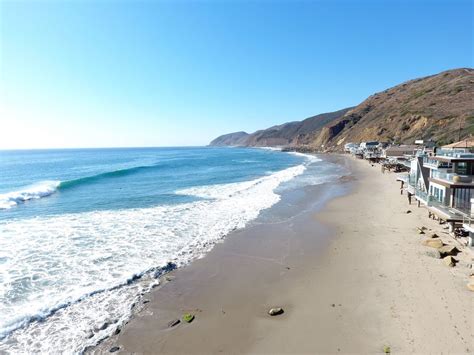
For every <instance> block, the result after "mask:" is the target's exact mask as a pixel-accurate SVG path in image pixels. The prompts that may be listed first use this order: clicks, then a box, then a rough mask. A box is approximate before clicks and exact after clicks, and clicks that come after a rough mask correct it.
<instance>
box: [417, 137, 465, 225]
mask: <svg viewBox="0 0 474 355" xmlns="http://www.w3.org/2000/svg"><path fill="white" fill-rule="evenodd" d="M473 143H474V141H472V142H470V143H469V142H468V141H467V140H466V141H462V142H457V143H454V144H450V145H448V146H443V147H442V148H441V149H438V150H437V152H436V155H433V156H430V155H425V156H424V157H423V163H422V164H423V167H425V168H428V169H429V177H428V186H427V187H428V191H427V194H425V195H424V197H425V202H426V205H427V207H428V210H429V212H430V215H432V216H437V217H438V218H439V219H440V220H443V221H445V222H447V223H449V225H450V230H453V229H454V227H455V226H457V225H461V224H463V222H464V221H465V220H466V218H468V219H469V218H472V217H473V216H472V204H471V199H472V198H474V153H473V151H474V144H473ZM460 144H464V145H463V146H461V147H460ZM422 176H423V174H422ZM419 195H420V196H421V195H422V194H421V193H420V194H419ZM417 196H418V195H417Z"/></svg>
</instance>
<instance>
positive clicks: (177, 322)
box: [168, 318, 181, 328]
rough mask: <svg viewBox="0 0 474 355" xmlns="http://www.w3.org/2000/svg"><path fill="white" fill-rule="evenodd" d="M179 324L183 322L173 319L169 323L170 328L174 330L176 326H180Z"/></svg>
mask: <svg viewBox="0 0 474 355" xmlns="http://www.w3.org/2000/svg"><path fill="white" fill-rule="evenodd" d="M179 323H181V321H180V320H179V319H177V318H176V319H173V320H171V321H169V322H168V328H172V327H174V326H176V325H178V324H179Z"/></svg>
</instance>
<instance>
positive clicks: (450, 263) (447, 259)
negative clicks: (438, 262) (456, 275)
mask: <svg viewBox="0 0 474 355" xmlns="http://www.w3.org/2000/svg"><path fill="white" fill-rule="evenodd" d="M443 261H444V263H445V264H446V266H449V267H455V266H456V262H457V261H456V259H454V258H453V257H452V256H451V255H448V256H446V257H444V258H443Z"/></svg>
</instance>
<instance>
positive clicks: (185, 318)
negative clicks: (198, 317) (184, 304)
mask: <svg viewBox="0 0 474 355" xmlns="http://www.w3.org/2000/svg"><path fill="white" fill-rule="evenodd" d="M193 320H194V315H193V314H191V313H185V314H184V315H183V321H185V322H186V323H191V322H192V321H193Z"/></svg>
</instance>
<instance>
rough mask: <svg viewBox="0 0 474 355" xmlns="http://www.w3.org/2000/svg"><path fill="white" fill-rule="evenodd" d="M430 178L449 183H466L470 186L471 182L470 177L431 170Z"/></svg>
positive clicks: (471, 177)
mask: <svg viewBox="0 0 474 355" xmlns="http://www.w3.org/2000/svg"><path fill="white" fill-rule="evenodd" d="M431 177H432V178H435V179H440V180H444V181H448V182H451V183H467V184H470V183H472V182H473V177H474V176H472V175H459V174H455V173H446V172H444V171H439V170H433V171H432V173H431Z"/></svg>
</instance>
